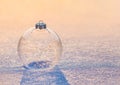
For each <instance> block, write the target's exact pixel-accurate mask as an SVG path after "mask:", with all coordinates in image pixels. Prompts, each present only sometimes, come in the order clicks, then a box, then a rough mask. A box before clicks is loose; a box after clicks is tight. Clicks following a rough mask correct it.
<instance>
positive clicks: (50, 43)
mask: <svg viewBox="0 0 120 85" xmlns="http://www.w3.org/2000/svg"><path fill="white" fill-rule="evenodd" d="M61 53H62V43H61V40H60V38H59V36H58V35H57V34H56V33H55V32H54V31H52V30H51V29H49V28H45V29H36V28H35V27H32V28H30V29H28V30H27V31H26V32H25V33H24V34H23V35H22V36H21V38H20V40H19V43H18V54H19V56H20V59H21V60H22V62H23V65H24V67H25V68H27V69H40V70H45V69H50V68H53V67H54V66H55V65H57V63H58V61H59V58H60V56H61Z"/></svg>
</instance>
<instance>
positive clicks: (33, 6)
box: [0, 0, 120, 36]
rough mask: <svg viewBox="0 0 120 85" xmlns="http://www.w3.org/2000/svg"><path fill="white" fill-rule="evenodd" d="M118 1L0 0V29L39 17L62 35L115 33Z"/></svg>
mask: <svg viewBox="0 0 120 85" xmlns="http://www.w3.org/2000/svg"><path fill="white" fill-rule="evenodd" d="M119 3H120V2H119V1H118V0H60V1H59V0H10V1H8V0H1V1H0V23H1V24H0V31H1V32H2V31H3V30H5V29H7V31H11V30H13V29H16V30H18V29H20V30H22V29H26V27H28V26H29V25H30V26H33V25H34V23H36V22H37V21H38V20H39V19H42V20H44V21H45V22H47V23H48V25H49V26H52V27H54V29H55V30H58V31H61V32H62V33H63V35H65V34H66V33H68V34H71V35H73V36H76V35H77V36H81V35H83V36H86V35H114V34H115V35H118V30H119V27H120V25H119V19H120V12H119V8H120V6H119ZM68 30H69V32H67V31H68ZM116 33H117V34H116Z"/></svg>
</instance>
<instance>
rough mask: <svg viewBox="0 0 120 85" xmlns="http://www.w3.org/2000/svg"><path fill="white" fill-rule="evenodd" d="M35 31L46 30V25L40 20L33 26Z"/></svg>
mask: <svg viewBox="0 0 120 85" xmlns="http://www.w3.org/2000/svg"><path fill="white" fill-rule="evenodd" d="M35 28H36V29H46V24H45V23H44V22H43V21H42V20H40V21H39V22H38V23H36V24H35Z"/></svg>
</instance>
